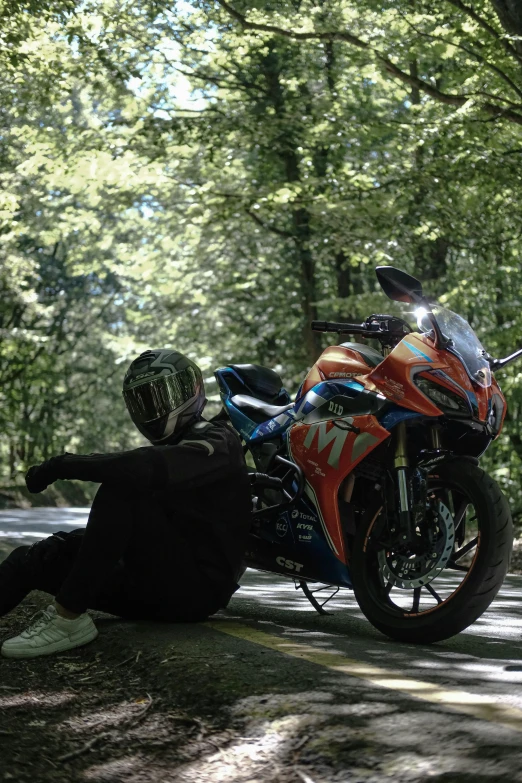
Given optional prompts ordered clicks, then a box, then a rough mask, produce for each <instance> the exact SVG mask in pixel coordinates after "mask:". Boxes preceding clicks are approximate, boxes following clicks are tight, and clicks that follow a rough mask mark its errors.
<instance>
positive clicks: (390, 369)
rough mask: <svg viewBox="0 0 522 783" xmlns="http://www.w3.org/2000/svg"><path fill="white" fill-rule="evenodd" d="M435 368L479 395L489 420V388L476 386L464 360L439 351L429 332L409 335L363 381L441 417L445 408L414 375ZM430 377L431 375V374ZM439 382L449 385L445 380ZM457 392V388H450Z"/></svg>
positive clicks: (368, 386) (483, 414)
mask: <svg viewBox="0 0 522 783" xmlns="http://www.w3.org/2000/svg"><path fill="white" fill-rule="evenodd" d="M431 370H442V371H443V372H444V373H446V374H447V375H449V376H450V377H451V378H452V379H453V380H454V381H456V383H457V384H458V385H459V386H460V387H461V389H462V390H463V391H464V392H471V393H472V394H473V395H475V396H476V398H477V404H478V414H479V418H480V419H481V420H482V421H485V419H486V416H487V407H488V393H487V390H486V389H480V390H478V389H475V387H474V386H473V384H472V383H471V380H470V379H469V376H468V374H467V372H466V370H465V369H464V367H463V366H462V362H461V361H460V359H458V358H457V357H456V356H454V355H453V354H452V353H450V352H449V351H439V350H437V349H436V348H434V346H433V342H432V340H430V338H429V337H427V336H426V335H419V334H416V333H412V334H409V335H408V336H407V337H405V338H404V339H403V340H402V341H401V342H400V343H399V344H398V345H397V346H396V347H395V348H394V349H393V351H392V352H391V353H390V354H389V355H388V356H387V357H386V358H385V359H384V361H383V362H381V364H379V365H378V367H375V369H373V370H372V372H370V373H369V374H368V375H367V376H366V377H365V378H361V379H360V380H361V383H363V384H364V386H365V388H366V389H368V390H370V391H375V392H379V393H380V394H383V395H384V396H385V397H387V398H388V399H389V400H391V401H393V402H396V403H397V404H399V405H403V406H404V407H406V408H409V409H410V410H413V411H416V412H417V413H421V414H424V415H425V416H440V415H441V413H442V411H441V410H440V409H439V408H438V407H437V406H436V405H435V404H434V403H433V402H431V400H429V399H428V398H427V397H426V396H425V395H424V394H423V393H422V392H421V391H420V389H419V388H418V387H417V386H416V385H415V382H414V378H415V376H416V375H419V374H421V375H422V377H426V376H425V375H424V373H425V372H427V371H431ZM428 377H429V376H428ZM437 383H439V384H441V385H442V386H445V385H446V384H445V383H444V381H443V380H441V379H439V378H438V379H437ZM449 388H452V389H453V391H455V387H454V386H453V387H449Z"/></svg>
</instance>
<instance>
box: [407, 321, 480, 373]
mask: <svg viewBox="0 0 522 783" xmlns="http://www.w3.org/2000/svg"><path fill="white" fill-rule="evenodd" d="M431 309H432V312H433V314H434V316H435V318H436V319H437V323H438V325H439V327H440V330H441V332H442V334H443V335H444V337H447V338H448V339H450V340H451V341H452V342H451V344H450V345H449V346H448V347H447V350H448V351H451V353H454V354H455V355H456V356H458V358H459V359H460V360H461V362H462V364H463V365H464V367H465V368H466V371H467V373H468V375H469V376H470V378H471V379H472V380H473V381H475V383H478V384H479V385H480V386H491V370H490V367H489V362H488V360H487V358H486V351H485V350H484V347H483V345H482V343H481V342H480V340H479V339H478V337H477V335H476V334H475V332H474V331H473V329H472V328H471V326H470V325H469V324H468V322H467V321H465V320H464V318H461V316H460V315H457V313H454V312H452V311H451V310H446V308H445V307H440V305H432V306H431ZM417 325H418V327H419V330H420V331H421V332H429V331H431V330H432V328H433V327H432V325H431V322H430V319H429V317H428V314H427V312H426V310H423V309H422V308H420V309H419V311H418V312H417Z"/></svg>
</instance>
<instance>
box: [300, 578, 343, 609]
mask: <svg viewBox="0 0 522 783" xmlns="http://www.w3.org/2000/svg"><path fill="white" fill-rule="evenodd" d="M299 588H301V590H302V591H303V593H304V594H305V596H306V597H307V598H308V600H309V601H310V603H311V604H312V606H313V607H314V609H316V610H317V611H318V612H319V614H332V612H327V611H326V609H325V608H324V606H325V604H327V603H328V601H331V599H332V598H333V597H334V596H335V595H337V593H338V592H339V588H338V587H335V586H334V585H323V586H322V587H318V588H316V589H315V590H310V588H309V587H308V582H307V581H306V579H300V580H299V582H298V581H297V580H295V589H296V590H299ZM322 590H333V592H332V594H331V595H329V596H328V598H326V599H325V600H324V601H323V602H322V603H319V601H318V600H317V598H316V597H315V595H314V593H320V592H321V591H322Z"/></svg>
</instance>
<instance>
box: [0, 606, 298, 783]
mask: <svg viewBox="0 0 522 783" xmlns="http://www.w3.org/2000/svg"><path fill="white" fill-rule="evenodd" d="M48 602H49V597H48V596H45V595H44V594H41V593H33V594H32V595H31V596H30V597H29V598H28V599H27V600H26V601H25V602H24V603H23V604H22V605H21V606H20V607H19V608H18V609H17V610H16V611H14V612H13V613H12V614H11V615H9V616H8V617H6V618H4V619H3V620H2V634H1V635H2V637H3V638H6V637H9V636H12V635H14V634H16V633H19V632H20V631H21V630H22V629H23V627H24V626H26V625H27V624H28V622H29V620H30V618H31V616H32V615H33V614H34V613H35V612H36V611H37V610H38V609H40V608H43V607H45V606H46V605H47V603H48ZM94 617H95V619H96V620H97V625H98V627H99V629H100V636H99V637H98V639H97V640H96V641H95V642H94V643H92V644H90V645H87V646H86V647H83V648H80V649H77V650H72V651H70V652H68V653H66V654H63V655H56V656H52V657H49V658H40V659H33V660H29V661H12V660H6V659H0V748H1V754H0V755H1V765H0V781H16V783H71V781H76V780H82V781H85V780H95V781H99V782H100V783H101V781H109V780H110V781H120V780H124V781H126V782H127V781H132V783H159V781H176V783H177V781H181V780H183V781H194V782H195V781H197V783H202V782H203V780H205V779H208V778H205V777H201V778H199V776H198V775H196V776H194V775H193V774H192V772H191V765H192V764H193V763H195V762H197V761H198V760H201V759H202V758H206V757H214V756H215V757H216V766H215V770H216V772H217V773H218V774H217V777H215V778H214V777H213V778H212V779H213V780H216V781H226V780H227V779H228V778H227V774H226V768H227V761H226V752H227V746H228V745H229V744H230V743H231V741H232V740H233V739H235V738H237V737H238V736H240V735H241V733H242V724H241V721H236V722H234V721H233V720H231V716H230V714H229V712H228V710H227V706H228V705H227V703H226V699H225V702H224V698H223V690H222V689H221V688H220V687H219V677H218V676H217V674H216V669H217V670H218V671H219V666H220V665H221V664H222V663H223V661H217V662H216V661H215V660H213V655H212V652H211V650H206V651H201V649H200V647H199V641H198V630H199V634H200V633H201V625H199V626H198V625H184V626H176V627H175V630H174V631H173V630H172V626H170V627H169V626H162V625H159V624H153V623H140V624H134V623H129V622H122V621H120V620H117V619H115V618H109V617H107V616H104V615H99V614H96V613H94ZM173 641H174V642H175V644H174V645H173ZM231 657H232V658H233V657H234V656H231ZM242 693H244V695H248V694H250V693H251V686H250V683H249V677H248V675H247V674H246V673H245V672H243V673H242V674H241V675H240V676H239V677H237V676H236V677H235V678H234V699H236V698H237V697H238V696H239V695H241V694H242ZM231 698H232V696H231ZM221 768H223V770H222V772H221V773H219V770H220V769H221ZM272 776H273V770H272V772H271V776H270V777H267V778H266V780H267V781H268V780H271V783H272ZM247 779H248V778H245V780H247ZM263 780H265V778H263ZM281 780H283V778H281ZM284 780H285V781H286V780H292V781H294V780H297V781H299V780H302V779H301V778H299V777H297V778H296V777H295V775H294V776H293V777H290V778H286V777H285V778H284Z"/></svg>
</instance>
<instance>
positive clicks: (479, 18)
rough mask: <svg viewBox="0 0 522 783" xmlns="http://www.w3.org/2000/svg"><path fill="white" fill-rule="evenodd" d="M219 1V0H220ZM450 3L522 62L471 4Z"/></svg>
mask: <svg viewBox="0 0 522 783" xmlns="http://www.w3.org/2000/svg"><path fill="white" fill-rule="evenodd" d="M218 2H219V0H218ZM447 2H448V3H450V4H451V5H452V6H454V7H455V8H458V9H459V11H463V12H464V13H465V14H467V16H469V17H470V18H471V19H473V20H474V21H475V22H476V23H477V24H478V25H480V27H482V29H483V30H486V31H487V32H488V33H489V34H490V35H492V36H493V37H494V38H496V39H497V41H500V43H501V44H502V46H503V47H504V49H505V50H506V52H507V53H508V54H510V55H511V56H512V57H514V58H515V60H517V62H519V63H520V64H522V57H521V56H520V55H519V53H518V52H517V50H516V49H515V47H514V46H512V45H511V44H510V43H509V41H506V39H505V38H504V36H503V35H501V34H500V33H499V32H498V30H495V28H494V27H493V25H491V24H490V23H489V22H488V21H487V19H484V18H483V17H482V16H479V14H477V12H476V11H474V10H473V8H471V6H469V5H465V3H463V2H462V0H447Z"/></svg>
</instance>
